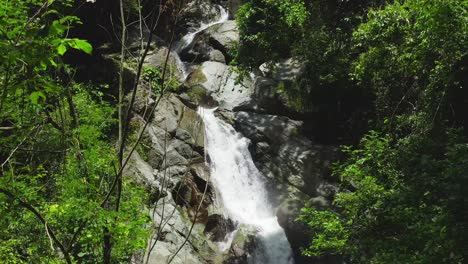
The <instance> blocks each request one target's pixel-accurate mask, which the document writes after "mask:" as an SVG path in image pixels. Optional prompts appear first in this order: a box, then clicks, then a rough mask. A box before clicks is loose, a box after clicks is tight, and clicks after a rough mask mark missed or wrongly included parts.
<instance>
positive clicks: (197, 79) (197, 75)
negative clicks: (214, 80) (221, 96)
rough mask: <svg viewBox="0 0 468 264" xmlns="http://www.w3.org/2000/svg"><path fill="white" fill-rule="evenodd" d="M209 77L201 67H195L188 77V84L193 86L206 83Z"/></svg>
mask: <svg viewBox="0 0 468 264" xmlns="http://www.w3.org/2000/svg"><path fill="white" fill-rule="evenodd" d="M207 80H208V79H207V78H206V76H205V74H204V73H203V70H202V68H201V67H198V68H197V69H195V70H194V71H193V72H192V73H190V75H189V77H188V78H187V81H186V82H187V86H189V87H191V86H194V85H199V84H202V83H205V82H206V81H207Z"/></svg>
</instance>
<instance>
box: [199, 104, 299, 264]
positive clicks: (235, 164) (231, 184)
mask: <svg viewBox="0 0 468 264" xmlns="http://www.w3.org/2000/svg"><path fill="white" fill-rule="evenodd" d="M215 111H216V109H204V108H200V109H199V110H198V114H199V115H200V116H201V118H202V120H203V122H204V124H205V141H206V142H205V152H206V155H208V156H209V158H208V159H207V160H209V166H210V169H211V180H212V182H213V185H214V187H215V188H216V190H217V192H218V194H219V196H220V198H221V202H222V204H223V206H224V208H225V210H226V213H227V214H228V216H229V217H230V218H231V219H233V220H235V221H236V222H237V224H238V225H241V224H243V225H248V226H250V227H253V228H254V229H255V230H257V238H258V242H259V243H257V245H256V250H255V252H253V255H252V256H251V258H250V259H249V263H255V264H286V263H294V261H293V260H292V251H291V246H290V245H289V242H288V240H287V238H286V235H285V233H284V230H283V229H282V228H281V227H280V225H279V224H278V222H277V219H276V216H275V212H274V209H273V208H272V206H271V204H270V203H269V201H268V198H267V197H268V194H267V191H266V188H265V184H264V180H263V179H264V176H263V175H262V174H261V173H260V171H259V170H258V169H257V168H256V167H255V164H254V162H253V160H252V156H251V155H250V152H249V149H248V146H249V140H248V139H247V138H244V137H242V135H241V134H240V133H237V132H236V131H235V130H234V128H233V127H232V126H230V125H229V124H226V123H225V122H223V121H222V120H220V119H219V118H217V117H216V116H215V114H214V112H215Z"/></svg>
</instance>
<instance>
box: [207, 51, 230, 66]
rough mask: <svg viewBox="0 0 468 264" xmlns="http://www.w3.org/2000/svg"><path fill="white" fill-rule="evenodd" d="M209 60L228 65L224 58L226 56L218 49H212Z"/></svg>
mask: <svg viewBox="0 0 468 264" xmlns="http://www.w3.org/2000/svg"><path fill="white" fill-rule="evenodd" d="M208 58H209V60H210V61H217V62H221V63H226V58H225V57H224V54H223V53H222V52H221V51H219V50H217V49H212V50H211V51H210V52H209V53H208Z"/></svg>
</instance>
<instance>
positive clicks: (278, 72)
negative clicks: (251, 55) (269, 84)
mask: <svg viewBox="0 0 468 264" xmlns="http://www.w3.org/2000/svg"><path fill="white" fill-rule="evenodd" d="M260 71H261V72H262V73H263V75H264V76H266V77H269V78H272V79H274V80H278V81H294V80H296V79H297V78H298V77H300V76H301V75H302V74H303V73H304V71H305V63H303V62H301V61H299V60H298V59H296V58H288V59H284V60H282V61H280V62H278V63H275V64H273V65H270V64H266V63H264V64H262V65H260Z"/></svg>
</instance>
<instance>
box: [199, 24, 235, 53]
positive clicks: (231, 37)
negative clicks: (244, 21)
mask: <svg viewBox="0 0 468 264" xmlns="http://www.w3.org/2000/svg"><path fill="white" fill-rule="evenodd" d="M206 33H207V34H208V35H209V36H210V43H211V45H212V46H213V47H214V48H215V49H220V50H221V51H224V52H225V51H227V50H229V49H231V48H233V47H234V46H235V44H236V43H238V42H239V30H238V28H237V24H236V21H235V20H229V21H226V22H224V23H222V24H219V25H216V26H213V27H211V28H209V29H208V30H207V32H206Z"/></svg>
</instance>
